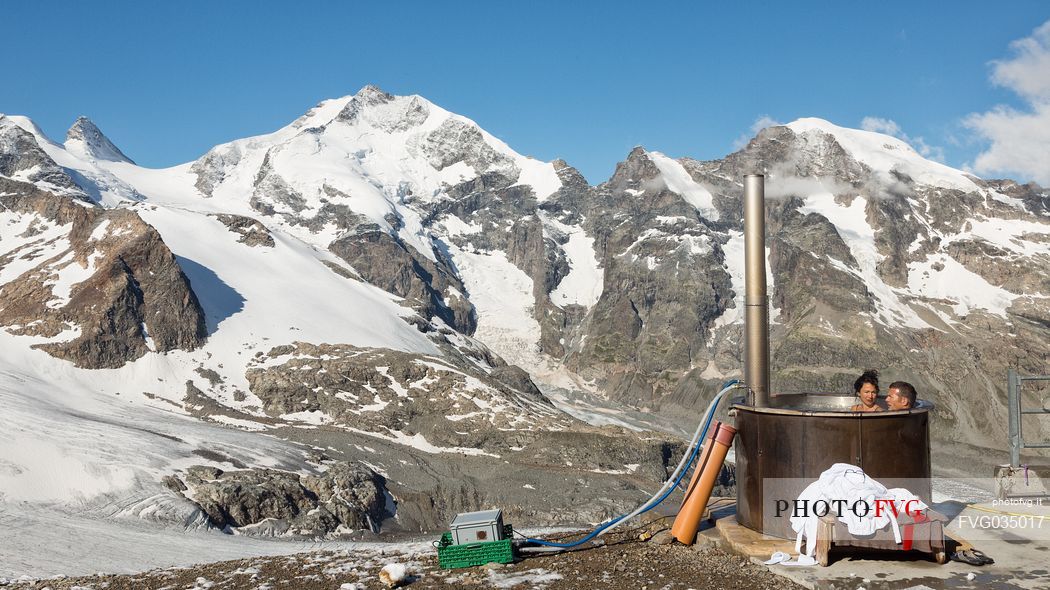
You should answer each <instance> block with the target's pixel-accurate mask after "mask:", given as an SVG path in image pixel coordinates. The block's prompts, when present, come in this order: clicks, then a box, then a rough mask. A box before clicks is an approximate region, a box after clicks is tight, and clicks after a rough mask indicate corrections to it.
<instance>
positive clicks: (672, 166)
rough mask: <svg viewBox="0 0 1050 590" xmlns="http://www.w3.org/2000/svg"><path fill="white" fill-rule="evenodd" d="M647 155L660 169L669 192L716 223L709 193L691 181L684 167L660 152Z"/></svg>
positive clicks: (713, 205)
mask: <svg viewBox="0 0 1050 590" xmlns="http://www.w3.org/2000/svg"><path fill="white" fill-rule="evenodd" d="M648 155H649V159H650V160H652V162H653V164H656V167H657V168H659V169H660V175H661V176H662V177H663V179H664V183H665V184H666V185H667V188H668V189H669V190H671V191H673V192H676V193H678V194H679V195H682V198H683V199H685V201H686V202H687V203H689V204H690V205H692V206H693V207H695V208H696V210H697V211H699V212H700V214H701V215H703V216H704V217H706V218H707V219H710V220H712V221H718V218H719V214H718V209H715V201H714V197H713V196H712V195H711V191H709V190H707V188H705V187H704V186H702V185H701V184H700V183H698V182H696V181H695V180H693V177H692V176H690V175H689V172H688V171H687V170H686V169H685V167H684V166H682V164H681V163H679V162H678V161H677V160H673V159H671V158H668V157H667V156H665V155H663V154H661V153H660V152H648Z"/></svg>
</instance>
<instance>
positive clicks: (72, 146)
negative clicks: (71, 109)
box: [65, 116, 134, 164]
mask: <svg viewBox="0 0 1050 590" xmlns="http://www.w3.org/2000/svg"><path fill="white" fill-rule="evenodd" d="M65 147H66V150H67V151H70V152H73V153H74V154H76V155H78V156H81V157H85V158H89V159H93V160H109V161H111V162H127V163H129V164H134V162H132V161H131V158H129V157H127V156H125V155H124V152H122V151H120V149H119V148H118V147H117V146H115V145H113V142H111V141H110V140H109V138H108V137H106V136H105V135H104V134H103V133H102V131H101V130H100V129H99V128H98V126H97V125H95V123H93V122H92V121H91V119H88V118H87V117H84V116H80V117H77V120H76V122H74V123H73V126H72V127H70V128H69V131H68V132H66V143H65Z"/></svg>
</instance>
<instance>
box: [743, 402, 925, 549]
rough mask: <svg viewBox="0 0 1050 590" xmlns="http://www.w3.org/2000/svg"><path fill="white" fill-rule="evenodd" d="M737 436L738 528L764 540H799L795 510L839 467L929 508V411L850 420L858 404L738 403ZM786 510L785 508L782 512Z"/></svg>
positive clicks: (919, 404) (860, 415)
mask: <svg viewBox="0 0 1050 590" xmlns="http://www.w3.org/2000/svg"><path fill="white" fill-rule="evenodd" d="M734 401H736V402H738V403H735V404H734V405H733V410H734V412H735V414H736V428H737V435H736V441H735V443H734V444H735V447H734V448H735V452H736V480H737V521H738V522H739V523H740V524H742V525H744V526H746V527H748V528H750V529H752V530H755V531H758V532H761V533H764V534H766V535H771V536H774V537H780V538H784V539H793V538H794V537H795V532H794V531H793V530H792V529H791V525H790V522H789V520H788V517H789V516H790V514H789V513H783V512H782V513H781V515H777V514H776V512H777V511H776V506H777V501H787V502H791V501H793V500H794V499H795V498H797V497H798V495H799V494H800V493H801V492H802V490H804V489H805V487H806V486H807V485H809V483H810V482H812V481H814V480H816V479H817V478H818V477H819V476H820V474H821V473H822V472H823V471H824V470H826V469H827V468H828V467H831V466H832V465H833V464H835V463H850V464H853V465H856V466H858V467H860V468H862V469H863V470H864V472H865V473H867V474H868V475H869V476H870V477H872V478H874V479H876V480H878V481H879V482H880V483H882V484H883V485H885V486H886V487H888V488H895V487H902V488H906V489H908V490H909V491H910V492H912V493H913V494H915V495H917V496H919V498H920V499H922V500H923V501H925V502H927V503H929V502H930V501H931V498H930V432H929V424H930V410H931V409H933V404H931V403H929V402H926V401H922V400H918V401H917V402H916V406H915V407H914V408H913V409H910V410H900V411H894V412H890V411H883V412H867V413H864V412H851V411H850V406H852V405H853V404H855V403H857V398H856V396H853V395H838V394H819V393H798V394H783V395H771V396H769V407H754V406H748V405H743V403H742V402H743V400H742V399H740V400H734ZM781 506H783V504H781Z"/></svg>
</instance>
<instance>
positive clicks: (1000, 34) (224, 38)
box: [0, 1, 1050, 183]
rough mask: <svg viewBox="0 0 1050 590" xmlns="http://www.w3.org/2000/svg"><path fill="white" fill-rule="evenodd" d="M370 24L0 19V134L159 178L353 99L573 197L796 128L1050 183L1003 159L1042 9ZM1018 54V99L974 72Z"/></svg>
mask: <svg viewBox="0 0 1050 590" xmlns="http://www.w3.org/2000/svg"><path fill="white" fill-rule="evenodd" d="M381 4H382V3H374V2H368V3H363V2H353V3H352V2H298V3H295V4H294V5H292V4H291V3H287V4H280V3H267V2H207V3H205V2H178V3H174V2H173V3H167V4H161V3H153V2H136V3H120V2H111V3H106V4H104V5H95V4H89V3H81V2H76V3H74V2H68V3H44V2H20V3H18V4H13V3H5V4H4V5H3V7H2V8H0V14H3V15H4V18H3V21H4V22H5V26H4V46H5V47H6V49H5V51H4V57H3V58H2V62H0V64H2V66H3V72H4V73H3V75H2V78H0V79H2V80H3V83H0V112H4V113H11V114H22V115H27V116H29V117H31V118H32V119H34V120H35V121H36V122H37V124H38V125H40V126H41V127H42V128H43V129H44V131H45V132H47V133H48V134H49V135H51V136H52V137H53V138H55V139H57V140H61V139H62V138H63V137H64V134H65V130H66V129H67V128H68V127H69V125H70V124H71V123H72V122H73V120H74V119H75V118H76V117H77V116H78V115H81V114H83V115H87V116H88V117H90V118H91V119H92V120H94V121H95V122H96V123H97V124H98V125H99V127H101V128H102V130H103V131H104V132H105V133H106V134H107V135H108V136H109V137H110V138H111V139H112V140H113V141H114V143H116V144H117V145H118V146H119V147H120V148H121V149H122V150H123V151H124V152H125V153H126V154H128V156H130V157H131V158H133V159H134V160H136V161H137V162H138V163H140V164H142V165H145V166H151V167H161V166H169V165H174V164H178V163H182V162H186V161H189V160H192V159H195V158H197V157H198V156H200V155H201V154H203V153H204V152H205V151H207V150H208V149H209V148H210V147H211V146H213V145H215V144H217V143H221V142H224V141H229V140H232V139H236V138H239V137H245V136H248V135H254V134H259V133H265V132H269V131H272V130H274V129H276V128H278V127H281V126H283V125H285V124H287V123H288V122H290V121H291V120H293V119H294V118H295V117H296V116H298V115H299V114H301V113H303V112H304V111H306V110H307V109H308V108H310V107H311V106H312V105H314V104H316V103H317V102H319V101H320V100H323V99H325V98H332V97H336V96H342V95H346V94H352V93H354V92H356V91H357V90H358V89H359V88H360V87H361V86H363V85H365V84H369V83H371V84H376V85H378V86H380V87H382V88H383V89H385V90H387V91H389V92H392V93H395V94H420V95H423V96H425V97H426V98H428V99H430V100H431V101H433V102H435V103H437V104H439V105H441V106H443V107H445V108H447V109H449V110H452V111H454V112H457V113H460V114H462V115H464V116H467V117H470V118H471V119H474V120H475V121H477V122H478V123H479V124H480V125H481V126H482V127H484V128H485V129H486V130H488V131H489V132H491V133H493V134H494V135H496V136H498V137H500V138H501V139H503V140H505V141H506V142H507V143H509V144H510V145H511V147H513V148H515V149H516V150H517V151H519V152H521V153H524V154H528V155H532V156H534V157H537V158H540V159H544V160H550V159H554V158H558V157H560V158H564V159H565V160H567V161H568V162H569V163H570V164H572V165H574V166H576V167H577V168H579V169H580V170H581V171H582V172H583V173H584V174H585V175H586V176H587V178H588V180H590V181H591V182H592V183H598V182H601V181H603V180H605V179H607V178H608V177H609V175H610V174H611V173H612V171H613V168H614V167H615V165H616V163H617V162H618V161H620V160H622V159H623V158H624V157H625V156H626V154H627V153H628V152H629V151H630V149H631V148H632V147H633V146H635V145H642V146H645V147H646V148H647V149H651V150H657V151H662V152H664V153H667V154H668V155H671V156H675V157H680V156H689V157H694V158H699V159H712V158H720V157H722V156H724V155H725V154H727V153H729V152H731V151H733V150H734V149H735V148H736V147H738V146H739V142H740V141H741V139H742V138H746V137H749V136H750V135H752V127H753V126H754V124H755V123H756V121H759V120H760V119H763V118H766V120H767V121H768V120H773V121H779V122H788V121H791V120H793V119H796V118H799V117H809V116H816V117H822V118H825V119H828V120H830V121H832V122H833V123H836V124H839V125H843V126H849V127H858V128H859V127H861V126H862V122H863V121H864V119H865V118H876V119H878V120H875V119H869V120H868V123H867V125H868V126H869V127H872V128H878V129H882V130H892V129H894V126H896V130H897V131H896V132H897V133H898V135H906V136H907V137H908V138H909V139H910V140H912V141H913V143H917V144H919V145H923V146H925V149H926V150H927V152H928V153H929V154H930V155H933V156H936V157H938V158H943V160H944V161H945V162H946V163H948V164H950V165H953V166H956V167H964V166H975V165H977V170H978V171H979V172H982V173H983V174H986V175H988V174H990V173H992V172H994V171H996V169H997V168H998V169H999V170H1002V171H1009V170H1006V168H1004V166H1020V167H1018V168H1017V169H1015V170H1012V171H1009V172H1012V174H1013V176H1014V177H1016V178H1019V179H1021V180H1030V179H1040V180H1042V181H1043V182H1044V183H1046V182H1050V161H1048V160H1047V159H1046V158H1047V157H1050V156H1046V155H1038V154H1035V155H1033V154H1028V153H1027V152H1026V154H1021V155H1020V156H1018V155H1017V154H1013V153H1011V152H1010V150H1011V149H1014V150H1016V149H1018V148H1016V147H1011V146H1015V145H1017V144H1018V143H1023V144H1024V145H1026V146H1028V148H1027V149H1028V150H1029V152H1030V151H1031V150H1032V147H1031V146H1033V145H1034V146H1036V147H1039V146H1040V145H1043V146H1046V148H1047V149H1045V150H1043V151H1044V152H1045V153H1048V154H1050V107H1047V106H1046V105H1050V57H1048V58H1047V59H1046V61H1045V62H1044V61H1043V57H1044V54H1045V55H1047V56H1050V27H1044V28H1046V32H1045V35H1043V34H1042V33H1040V32H1039V31H1038V29H1039V27H1041V26H1042V25H1043V24H1044V23H1047V21H1048V20H1050V3H1047V2H1043V1H1015V2H1008V3H1002V4H1001V5H999V6H993V5H992V4H991V3H989V2H950V3H949V2H880V3H873V2H872V3H861V2H807V3H802V2H777V3H774V2H769V3H757V2H742V3H738V4H739V5H737V6H722V5H723V4H729V3H717V4H718V5H717V6H704V5H700V4H699V3H688V4H687V3H648V4H643V3H640V2H631V3H615V2H609V3H587V2H518V3H513V2H491V1H490V2H478V3H467V2H460V3H447V5H446V4H442V3H437V2H427V3H424V2H403V3H398V4H397V5H391V6H381ZM712 4H714V3H712ZM1044 37H1045V39H1044ZM1025 39H1027V40H1029V41H1032V40H1033V39H1035V44H1034V49H1033V46H1032V44H1031V43H1029V44H1027V45H1025V44H1024V41H1023V40H1025ZM1016 42H1021V43H1022V45H1017V44H1016ZM1011 43H1015V45H1013V46H1011ZM1026 51H1028V52H1029V53H1032V55H1033V56H1034V57H1032V59H1031V60H1029V62H1030V63H1028V64H1027V65H1026V64H1025V63H1021V64H1020V65H1019V66H1018V69H1019V71H1020V72H1021V74H1022V77H1021V79H1022V80H1028V79H1031V71H1034V72H1035V74H1034V75H1035V78H1036V79H1037V82H1036V83H1033V84H1029V85H1030V86H1034V89H1031V88H1026V87H1024V84H1025V83H1024V82H1023V81H1022V82H1018V81H1017V80H1016V79H1014V80H1013V81H1012V82H1011V79H1010V78H1009V77H1008V76H1006V75H1000V74H997V72H1000V73H1001V70H1002V69H1003V67H1000V68H999V69H997V66H996V65H995V63H993V62H994V60H999V62H1001V63H1002V62H1006V63H1007V65H1010V64H1014V63H1015V62H1018V61H1023V60H1022V58H1023V56H1021V54H1022V53H1024V52H1026ZM1019 56H1020V57H1019ZM1044 65H1045V66H1046V67H1045V68H1044ZM1026 67H1027V68H1028V70H1025V68H1026ZM1044 69H1045V70H1046V71H1045V72H1043V70H1044ZM1044 74H1045V76H1046V78H1047V82H1046V84H1042V82H1038V80H1041V79H1042V78H1040V76H1043V75H1044ZM993 78H995V79H997V80H998V83H996V82H995V81H994V80H993ZM1004 80H1005V82H1004ZM999 106H1002V107H1004V108H1005V110H1002V109H1000V110H999V111H997V110H996V109H997V107H999ZM1044 109H1045V112H1044ZM997 113H1005V114H1006V115H1007V117H1006V121H1005V122H1004V121H1003V120H1001V119H1002V117H998V116H997ZM1044 114H1045V115H1046V116H1045V117H1044V116H1043V115H1044ZM1026 116H1027V117H1028V119H1026V118H1025V117H1026ZM981 117H984V118H981ZM1011 117H1012V118H1011ZM1044 119H1045V121H1046V123H1048V124H1047V125H1046V128H1045V129H1042V131H1039V132H1038V133H1037V134H1036V135H1035V136H1034V137H1028V136H1030V135H1031V134H1032V131H1031V128H1032V127H1033V125H1035V126H1036V127H1039V125H1042V124H1043V122H1044ZM1032 121H1034V122H1035V123H1032ZM1011 133H1014V134H1022V135H1024V134H1027V136H1025V137H1024V138H1022V139H1023V140H1024V141H1020V140H1018V141H1015V139H1016V138H1015V136H1012V135H1010V134H1011ZM1043 139H1045V140H1047V141H1048V143H1045V144H1041V141H1042V140H1043ZM997 145H998V146H1000V151H999V152H996V153H994V154H993V153H991V152H993V151H994V150H995V149H997V148H996V147H995V146H997ZM1002 150H1006V151H1005V152H1004V151H1002ZM987 154H991V157H986V158H984V159H981V158H982V155H987ZM1025 155H1027V156H1029V157H1028V158H1027V159H1026V158H1025V157H1024V156H1025ZM1018 160H1022V164H1023V165H1019V164H1015V162H1016V161H1018ZM986 164H987V165H986ZM1044 164H1045V168H1046V176H1045V177H1044V176H1043V175H1042V174H1041V168H1042V167H1043V165H1044Z"/></svg>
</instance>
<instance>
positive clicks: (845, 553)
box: [703, 502, 1050, 590]
mask: <svg viewBox="0 0 1050 590" xmlns="http://www.w3.org/2000/svg"><path fill="white" fill-rule="evenodd" d="M934 508H935V509H936V510H937V511H939V512H942V513H943V514H946V515H948V516H950V517H951V518H952V522H951V524H949V525H948V527H947V528H946V531H945V532H946V534H947V535H948V536H950V537H951V538H952V539H953V540H954V541H956V542H957V543H959V544H960V546H961V547H962V548H967V547H970V546H976V547H977V548H978V549H980V550H981V551H983V552H984V553H985V554H987V555H988V556H990V557H992V558H993V559H995V564H993V565H988V566H982V567H977V566H971V565H967V564H964V563H958V562H949V563H948V564H946V565H938V564H937V563H936V562H934V561H932V560H929V559H927V558H926V556H925V555H924V554H921V553H910V552H909V553H897V552H884V553H865V552H861V551H851V550H836V551H833V552H832V563H831V565H829V566H828V567H820V566H811V567H798V566H784V565H774V566H767V567H769V570H770V571H771V572H773V573H775V574H777V575H780V576H783V577H785V578H788V579H790V580H792V581H794V582H796V583H798V584H801V585H802V586H805V587H807V588H813V589H831V588H835V589H840V590H841V589H859V588H861V587H863V588H865V589H866V590H875V589H886V590H890V589H894V590H899V589H902V588H916V589H921V588H931V589H937V588H974V589H977V588H989V587H992V588H1030V589H1046V588H1050V518H1047V519H1043V520H1036V521H1035V522H1039V523H1041V525H1040V526H1041V527H1045V528H1039V529H1034V530H1029V531H1028V532H1027V533H1026V534H1019V533H1023V531H1018V530H1017V529H1013V530H1002V531H998V530H993V531H989V530H981V531H978V533H979V535H978V536H979V537H981V538H980V539H972V545H971V540H969V539H967V538H966V536H967V535H966V534H964V533H966V532H967V531H966V529H967V527H966V526H960V522H962V523H964V524H965V523H968V522H970V521H972V520H973V519H976V518H978V517H981V516H986V517H987V516H989V515H995V514H1000V515H1002V514H1003V513H1002V512H1001V511H994V510H995V509H994V508H993V507H991V506H990V505H989V506H984V505H976V506H972V507H971V506H966V505H962V504H959V503H949V502H946V503H943V504H939V505H936V506H934ZM1036 513H1037V511H1034V510H1029V511H1025V513H1024V514H1026V515H1036ZM1047 516H1050V511H1048V514H1047ZM960 517H962V518H960ZM714 518H715V519H716V521H715V526H714V528H713V529H708V530H707V531H704V533H703V534H705V535H706V536H714V535H717V537H718V538H719V540H720V542H721V543H722V544H723V545H724V546H725V547H726V548H727V549H729V550H731V551H734V552H736V553H739V554H741V555H744V556H747V557H749V558H751V559H752V560H753V561H755V562H757V563H761V562H763V561H765V560H767V559H769V556H770V555H772V554H773V553H774V552H776V551H784V552H785V553H788V554H791V555H792V556H793V557H797V554H795V543H794V541H788V540H784V539H777V538H774V537H768V536H765V535H762V534H760V533H756V532H755V531H752V530H750V529H748V528H745V527H743V526H741V525H740V524H739V523H737V521H736V511H735V507H732V506H730V507H727V508H725V509H722V510H717V511H716V512H715V513H714ZM973 534H974V532H973V530H972V529H969V535H970V536H971V537H972V536H973Z"/></svg>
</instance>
